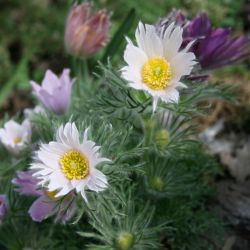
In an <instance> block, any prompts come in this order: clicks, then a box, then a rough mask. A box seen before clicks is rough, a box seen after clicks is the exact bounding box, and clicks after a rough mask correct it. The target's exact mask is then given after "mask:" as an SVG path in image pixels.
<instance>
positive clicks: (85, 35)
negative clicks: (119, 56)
mask: <svg viewBox="0 0 250 250" xmlns="http://www.w3.org/2000/svg"><path fill="white" fill-rule="evenodd" d="M108 30H109V16H108V14H107V12H106V11H105V10H101V11H98V12H97V13H94V14H91V5H90V3H88V2H87V3H82V4H80V5H74V6H73V7H72V9H71V10H70V12H69V15H68V19H67V22H66V28H65V44H66V48H67V50H68V51H69V52H70V53H72V54H73V55H76V56H91V55H93V54H95V53H96V52H98V51H99V50H100V49H101V48H102V47H104V46H105V45H106V42H107V40H108Z"/></svg>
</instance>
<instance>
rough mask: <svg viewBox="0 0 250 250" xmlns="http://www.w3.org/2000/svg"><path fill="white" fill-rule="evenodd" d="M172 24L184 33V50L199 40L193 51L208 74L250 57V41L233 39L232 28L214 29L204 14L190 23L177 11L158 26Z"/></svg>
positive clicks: (242, 38)
mask: <svg viewBox="0 0 250 250" xmlns="http://www.w3.org/2000/svg"><path fill="white" fill-rule="evenodd" d="M172 21H175V22H176V23H177V24H178V25H181V26H182V27H183V29H184V32H183V38H184V39H183V43H182V46H185V45H186V44H187V43H188V42H190V41H192V40H194V39H195V40H196V42H195V44H194V46H192V48H191V49H190V51H192V52H193V53H194V54H195V56H196V57H197V59H198V61H199V63H200V65H201V67H202V69H204V70H208V69H209V70H210V69H216V68H220V67H224V66H226V65H230V64H233V63H235V62H238V61H240V60H243V59H245V58H247V57H249V55H250V39H249V38H247V37H245V36H235V37H232V34H231V33H232V32H231V30H230V29H229V28H214V27H212V24H211V21H210V20H209V18H208V15H207V14H206V13H200V14H199V15H197V16H195V17H194V18H193V19H192V20H190V21H189V20H188V19H187V18H186V16H185V15H184V14H183V13H181V12H180V11H173V12H172V13H171V14H170V15H169V16H168V17H167V18H165V19H162V20H161V21H160V22H159V23H158V24H157V25H156V26H157V29H159V28H164V26H165V27H166V26H167V25H168V24H169V23H170V22H172Z"/></svg>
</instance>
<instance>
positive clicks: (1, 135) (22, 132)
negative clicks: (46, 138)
mask: <svg viewBox="0 0 250 250" xmlns="http://www.w3.org/2000/svg"><path fill="white" fill-rule="evenodd" d="M0 141H1V143H2V144H3V145H4V146H5V148H6V149H7V150H8V151H9V152H11V153H12V154H14V155H18V154H19V152H20V151H22V150H23V149H24V148H25V147H26V146H27V143H29V142H30V141H31V125H30V122H29V121H27V120H24V122H23V123H22V124H19V123H17V122H15V121H13V120H10V121H8V122H6V123H5V124H4V128H1V129H0Z"/></svg>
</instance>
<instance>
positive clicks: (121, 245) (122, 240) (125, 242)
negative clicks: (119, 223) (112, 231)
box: [116, 232, 134, 250]
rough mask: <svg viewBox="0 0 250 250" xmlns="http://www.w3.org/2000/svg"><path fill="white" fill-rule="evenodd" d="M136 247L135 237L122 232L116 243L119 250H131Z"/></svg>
mask: <svg viewBox="0 0 250 250" xmlns="http://www.w3.org/2000/svg"><path fill="white" fill-rule="evenodd" d="M133 245H134V236H133V234H131V233H128V232H122V233H120V235H119V236H118V239H117V241H116V246H117V249H119V250H129V249H131V248H132V247H133Z"/></svg>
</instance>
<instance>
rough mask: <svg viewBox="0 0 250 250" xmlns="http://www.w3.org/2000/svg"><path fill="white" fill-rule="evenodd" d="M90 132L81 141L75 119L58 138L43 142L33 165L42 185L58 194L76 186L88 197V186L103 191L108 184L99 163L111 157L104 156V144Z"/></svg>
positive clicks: (61, 128)
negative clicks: (90, 135) (91, 139)
mask: <svg viewBox="0 0 250 250" xmlns="http://www.w3.org/2000/svg"><path fill="white" fill-rule="evenodd" d="M87 133H88V129H86V130H85V132H84V135H83V140H82V141H81V142H80V139H79V132H78V129H77V127H76V125H75V123H70V122H68V123H66V125H65V126H63V125H61V126H60V127H59V129H58V130H57V136H56V141H51V142H49V143H48V144H42V145H41V147H40V149H39V150H38V151H37V155H36V161H35V162H34V163H33V164H32V165H31V169H33V170H35V171H36V172H35V173H34V175H35V176H36V177H37V178H38V179H40V180H41V181H40V184H41V185H43V186H46V188H47V189H48V191H49V192H55V193H56V195H55V197H59V196H62V195H66V194H68V193H69V192H70V191H72V190H73V189H75V190H76V191H77V192H80V193H81V195H82V197H83V198H84V199H85V200H86V201H87V198H86V194H85V190H86V189H89V190H92V191H95V192H99V191H103V190H104V189H105V188H106V187H107V185H108V183H107V178H106V176H105V175H104V174H103V173H102V172H101V171H99V170H98V169H96V166H97V165H98V164H99V163H101V162H107V161H110V160H109V159H107V158H102V157H101V156H100V154H99V153H98V150H99V149H100V147H99V146H96V144H95V142H93V141H90V140H88V138H87Z"/></svg>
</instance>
